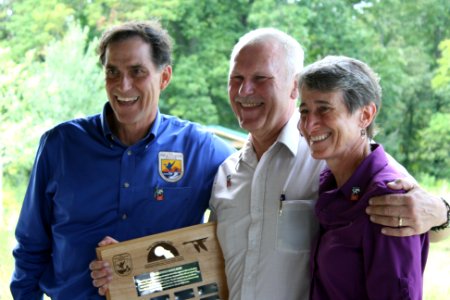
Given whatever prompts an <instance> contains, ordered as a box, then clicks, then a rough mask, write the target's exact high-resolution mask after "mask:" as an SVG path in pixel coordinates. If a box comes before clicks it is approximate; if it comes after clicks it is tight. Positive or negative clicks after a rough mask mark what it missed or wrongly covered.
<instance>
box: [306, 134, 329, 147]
mask: <svg viewBox="0 0 450 300" xmlns="http://www.w3.org/2000/svg"><path fill="white" fill-rule="evenodd" d="M330 136H331V133H326V134H321V135H315V136H310V138H309V144H310V145H312V144H314V143H319V142H322V141H324V140H326V139H327V138H329V137H330Z"/></svg>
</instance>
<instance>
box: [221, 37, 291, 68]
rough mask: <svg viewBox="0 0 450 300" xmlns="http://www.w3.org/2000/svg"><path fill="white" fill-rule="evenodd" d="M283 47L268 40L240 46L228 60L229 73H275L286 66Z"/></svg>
mask: <svg viewBox="0 0 450 300" xmlns="http://www.w3.org/2000/svg"><path fill="white" fill-rule="evenodd" d="M284 54H285V49H284V48H283V47H282V46H281V45H280V44H279V43H271V42H270V41H269V40H264V41H255V42H252V43H249V44H247V45H245V46H244V47H242V48H241V49H240V50H239V51H238V52H237V53H236V55H235V56H234V57H233V58H232V59H231V61H230V75H231V74H236V73H237V74H255V73H275V72H278V71H279V70H282V69H284V68H286V67H287V66H286V60H285V59H284V57H285V55H284Z"/></svg>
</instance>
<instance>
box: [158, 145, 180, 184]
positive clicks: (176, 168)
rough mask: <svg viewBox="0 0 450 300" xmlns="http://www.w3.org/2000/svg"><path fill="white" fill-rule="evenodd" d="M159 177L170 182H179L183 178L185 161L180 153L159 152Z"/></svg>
mask: <svg viewBox="0 0 450 300" xmlns="http://www.w3.org/2000/svg"><path fill="white" fill-rule="evenodd" d="M158 157H159V159H158V160H159V175H161V177H162V178H163V179H164V180H165V181H168V182H177V181H178V180H180V179H181V178H182V177H183V173H184V159H183V153H180V152H159V154H158Z"/></svg>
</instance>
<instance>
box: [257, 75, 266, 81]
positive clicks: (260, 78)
mask: <svg viewBox="0 0 450 300" xmlns="http://www.w3.org/2000/svg"><path fill="white" fill-rule="evenodd" d="M267 79H269V77H267V76H264V75H257V76H255V81H257V82H261V81H265V80H267Z"/></svg>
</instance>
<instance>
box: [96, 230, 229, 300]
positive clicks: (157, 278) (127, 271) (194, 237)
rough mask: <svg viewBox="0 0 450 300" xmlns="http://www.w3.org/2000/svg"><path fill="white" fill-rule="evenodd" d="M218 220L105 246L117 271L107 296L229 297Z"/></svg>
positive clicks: (104, 256) (100, 251)
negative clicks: (219, 241) (216, 232)
mask: <svg viewBox="0 0 450 300" xmlns="http://www.w3.org/2000/svg"><path fill="white" fill-rule="evenodd" d="M215 230H216V226H215V223H206V224H201V225H195V226H191V227H186V228H182V229H178V230H173V231H169V232H165V233H160V234H155V235H151V236H147V237H143V238H139V239H134V240H130V241H126V242H122V243H118V244H113V245H109V246H104V247H99V248H97V249H96V251H97V257H98V258H99V259H101V260H104V261H108V262H109V263H110V265H111V267H112V269H113V278H112V282H111V283H110V284H109V290H108V292H107V295H106V296H107V299H112V300H116V299H127V300H134V299H136V300H140V299H146V300H175V299H201V300H214V299H227V296H228V295H227V294H228V292H227V286H226V280H225V272H224V261H223V256H222V251H221V249H220V246H219V243H218V241H217V239H216V234H215Z"/></svg>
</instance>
